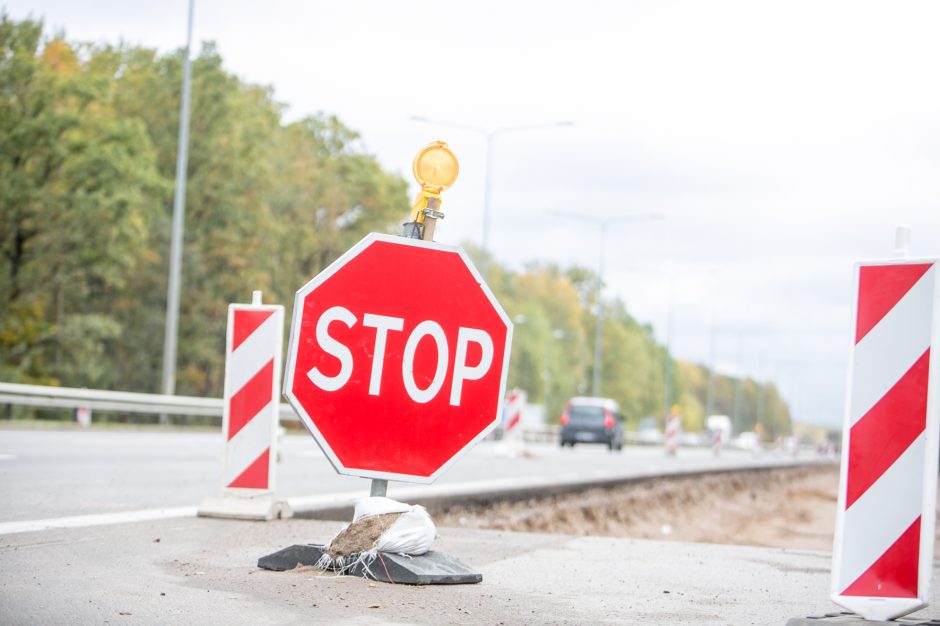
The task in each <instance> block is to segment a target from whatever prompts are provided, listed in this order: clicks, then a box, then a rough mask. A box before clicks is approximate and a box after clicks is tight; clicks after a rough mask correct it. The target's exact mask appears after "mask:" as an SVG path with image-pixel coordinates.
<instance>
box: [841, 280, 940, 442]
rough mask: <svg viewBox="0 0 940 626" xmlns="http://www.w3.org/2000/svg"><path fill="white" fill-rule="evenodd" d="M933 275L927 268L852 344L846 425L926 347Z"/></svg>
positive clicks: (928, 338)
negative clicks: (849, 399)
mask: <svg viewBox="0 0 940 626" xmlns="http://www.w3.org/2000/svg"><path fill="white" fill-rule="evenodd" d="M933 277H934V268H933V267H931V268H930V269H929V270H927V272H926V273H925V274H924V275H923V276H921V278H920V280H919V281H917V283H915V284H914V286H913V287H911V289H910V291H908V292H907V293H906V294H905V295H904V297H903V298H901V300H900V301H899V302H898V303H897V304H896V305H895V306H894V308H893V309H891V310H890V311H889V312H888V314H887V315H886V316H885V317H884V319H882V320H881V321H880V322H878V324H876V325H875V327H874V328H872V329H871V331H870V332H869V333H868V334H867V335H865V337H864V338H862V340H861V341H860V342H858V345H856V346H855V351H854V355H853V359H852V400H851V407H850V408H849V421H850V423H849V426H850V427H851V426H853V425H854V424H855V423H856V422H857V421H858V420H860V419H861V418H862V417H864V416H865V414H866V413H868V411H870V410H871V408H872V407H873V406H875V404H876V403H877V402H878V401H879V400H880V399H881V398H882V397H883V396H884V395H885V394H886V393H887V392H888V390H889V389H891V387H893V386H894V384H895V383H897V382H898V380H900V378H901V377H902V376H903V375H904V373H905V372H907V370H909V369H910V368H911V366H912V365H914V362H915V361H916V360H917V359H918V358H919V357H920V356H921V355H922V354H923V353H924V351H926V350H927V348H929V347H930V331H931V327H932V323H931V321H932V318H933V293H934V278H933Z"/></svg>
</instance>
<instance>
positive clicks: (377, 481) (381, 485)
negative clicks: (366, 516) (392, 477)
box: [369, 478, 388, 498]
mask: <svg viewBox="0 0 940 626" xmlns="http://www.w3.org/2000/svg"><path fill="white" fill-rule="evenodd" d="M387 493H388V481H387V480H383V479H381V478H373V479H372V485H371V486H370V487H369V496H370V497H372V498H375V497H379V498H384V497H385V494H387Z"/></svg>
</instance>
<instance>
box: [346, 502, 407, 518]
mask: <svg viewBox="0 0 940 626" xmlns="http://www.w3.org/2000/svg"><path fill="white" fill-rule="evenodd" d="M410 508H411V505H410V504H405V503H404V502H399V501H398V500H392V499H391V498H383V497H379V496H371V497H368V498H360V499H358V500H356V508H355V510H354V511H353V521H354V522H358V521H359V520H360V519H361V518H363V517H368V516H369V515H383V514H385V513H404V512H405V511H407V510H408V509H410Z"/></svg>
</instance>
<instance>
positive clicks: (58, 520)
mask: <svg viewBox="0 0 940 626" xmlns="http://www.w3.org/2000/svg"><path fill="white" fill-rule="evenodd" d="M196 509H197V507H194V506H180V507H173V508H164V509H143V510H140V511H121V512H118V513H95V514H91V515H73V516H71V517H54V518H50V519H37V520H27V521H22V522H2V523H0V535H13V534H15V533H29V532H36V531H40V530H49V529H51V528H83V527H86V526H105V525H107V524H126V523H128V522H148V521H152V520H161V519H172V518H175V517H194V516H195V515H196Z"/></svg>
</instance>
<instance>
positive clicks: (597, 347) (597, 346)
mask: <svg viewBox="0 0 940 626" xmlns="http://www.w3.org/2000/svg"><path fill="white" fill-rule="evenodd" d="M548 213H549V214H551V215H557V216H559V217H570V218H572V219H576V220H578V221H581V222H591V223H593V224H594V225H595V226H597V227H598V230H599V231H600V235H601V241H600V250H599V253H598V262H597V288H596V289H595V296H594V302H595V306H596V307H597V316H596V319H595V322H594V371H593V379H592V381H591V395H593V396H594V397H599V396H600V395H601V357H602V356H603V354H602V348H601V328H602V326H603V323H604V307H603V304H602V303H601V293H602V291H603V289H604V261H605V259H604V249H605V247H606V245H607V229H608V227H610V226H612V225H613V224H618V223H622V222H640V221H643V220H658V219H663V215H662V214H661V213H643V214H636V215H620V216H616V217H596V216H592V215H587V214H583V213H575V212H573V211H548Z"/></svg>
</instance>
